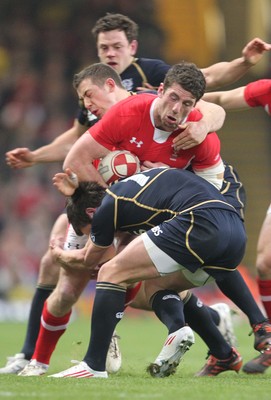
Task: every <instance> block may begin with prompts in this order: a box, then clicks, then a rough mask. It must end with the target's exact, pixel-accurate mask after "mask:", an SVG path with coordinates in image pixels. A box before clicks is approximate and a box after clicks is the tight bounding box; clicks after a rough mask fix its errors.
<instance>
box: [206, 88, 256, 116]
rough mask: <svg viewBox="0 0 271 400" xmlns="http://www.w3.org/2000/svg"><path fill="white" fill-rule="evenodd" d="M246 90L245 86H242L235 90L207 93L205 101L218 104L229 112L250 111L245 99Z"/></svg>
mask: <svg viewBox="0 0 271 400" xmlns="http://www.w3.org/2000/svg"><path fill="white" fill-rule="evenodd" d="M244 89H245V86H242V87H239V88H236V89H233V90H227V91H221V92H210V93H206V94H205V95H204V96H203V99H204V100H205V101H208V102H212V103H216V104H218V105H220V106H221V107H223V108H224V109H225V110H227V111H233V110H245V109H249V106H248V104H247V102H246V101H245V98H244Z"/></svg>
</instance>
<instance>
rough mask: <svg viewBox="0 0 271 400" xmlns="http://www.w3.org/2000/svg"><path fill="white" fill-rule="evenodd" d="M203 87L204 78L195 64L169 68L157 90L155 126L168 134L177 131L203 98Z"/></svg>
mask: <svg viewBox="0 0 271 400" xmlns="http://www.w3.org/2000/svg"><path fill="white" fill-rule="evenodd" d="M205 86H206V83H205V78H204V76H203V74H202V72H201V71H200V70H199V69H198V68H197V67H196V65H195V64H192V63H185V62H184V63H181V64H176V65H174V66H173V67H171V68H170V69H169V70H168V72H167V74H166V76H165V79H164V82H163V83H162V84H161V85H160V86H159V89H158V97H159V100H158V101H157V103H156V104H155V108H154V118H155V124H156V126H157V127H160V128H161V129H162V130H165V131H168V132H170V131H174V130H175V129H177V128H178V125H180V124H182V123H183V122H184V121H185V119H186V118H187V116H188V114H189V113H190V112H191V111H192V109H193V108H194V106H195V104H196V102H197V101H198V100H199V99H200V98H201V97H202V96H203V94H204V91H205Z"/></svg>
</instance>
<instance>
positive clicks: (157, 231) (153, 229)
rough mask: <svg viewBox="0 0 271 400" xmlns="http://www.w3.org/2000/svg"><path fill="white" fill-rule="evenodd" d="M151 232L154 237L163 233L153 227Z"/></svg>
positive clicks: (156, 227)
mask: <svg viewBox="0 0 271 400" xmlns="http://www.w3.org/2000/svg"><path fill="white" fill-rule="evenodd" d="M151 230H152V232H153V233H154V236H159V235H160V233H163V231H162V229H160V228H159V226H155V227H154V228H152V229H151Z"/></svg>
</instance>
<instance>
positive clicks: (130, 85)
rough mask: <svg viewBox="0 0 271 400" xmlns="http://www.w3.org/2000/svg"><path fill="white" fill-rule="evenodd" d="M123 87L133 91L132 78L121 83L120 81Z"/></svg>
mask: <svg viewBox="0 0 271 400" xmlns="http://www.w3.org/2000/svg"><path fill="white" fill-rule="evenodd" d="M121 82H122V84H123V86H124V87H125V89H126V90H128V91H131V90H133V87H134V82H133V79H132V78H129V79H123V81H121Z"/></svg>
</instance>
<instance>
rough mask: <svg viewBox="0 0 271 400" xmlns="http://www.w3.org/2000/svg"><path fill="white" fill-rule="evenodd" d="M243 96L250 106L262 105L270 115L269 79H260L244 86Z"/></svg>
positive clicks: (270, 80)
mask: <svg viewBox="0 0 271 400" xmlns="http://www.w3.org/2000/svg"><path fill="white" fill-rule="evenodd" d="M244 97H245V100H246V102H247V104H248V105H249V106H250V107H264V109H265V111H266V112H267V113H268V114H270V115H271V79H260V80H258V81H255V82H251V83H249V84H248V85H247V86H246V87H245V91H244Z"/></svg>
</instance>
